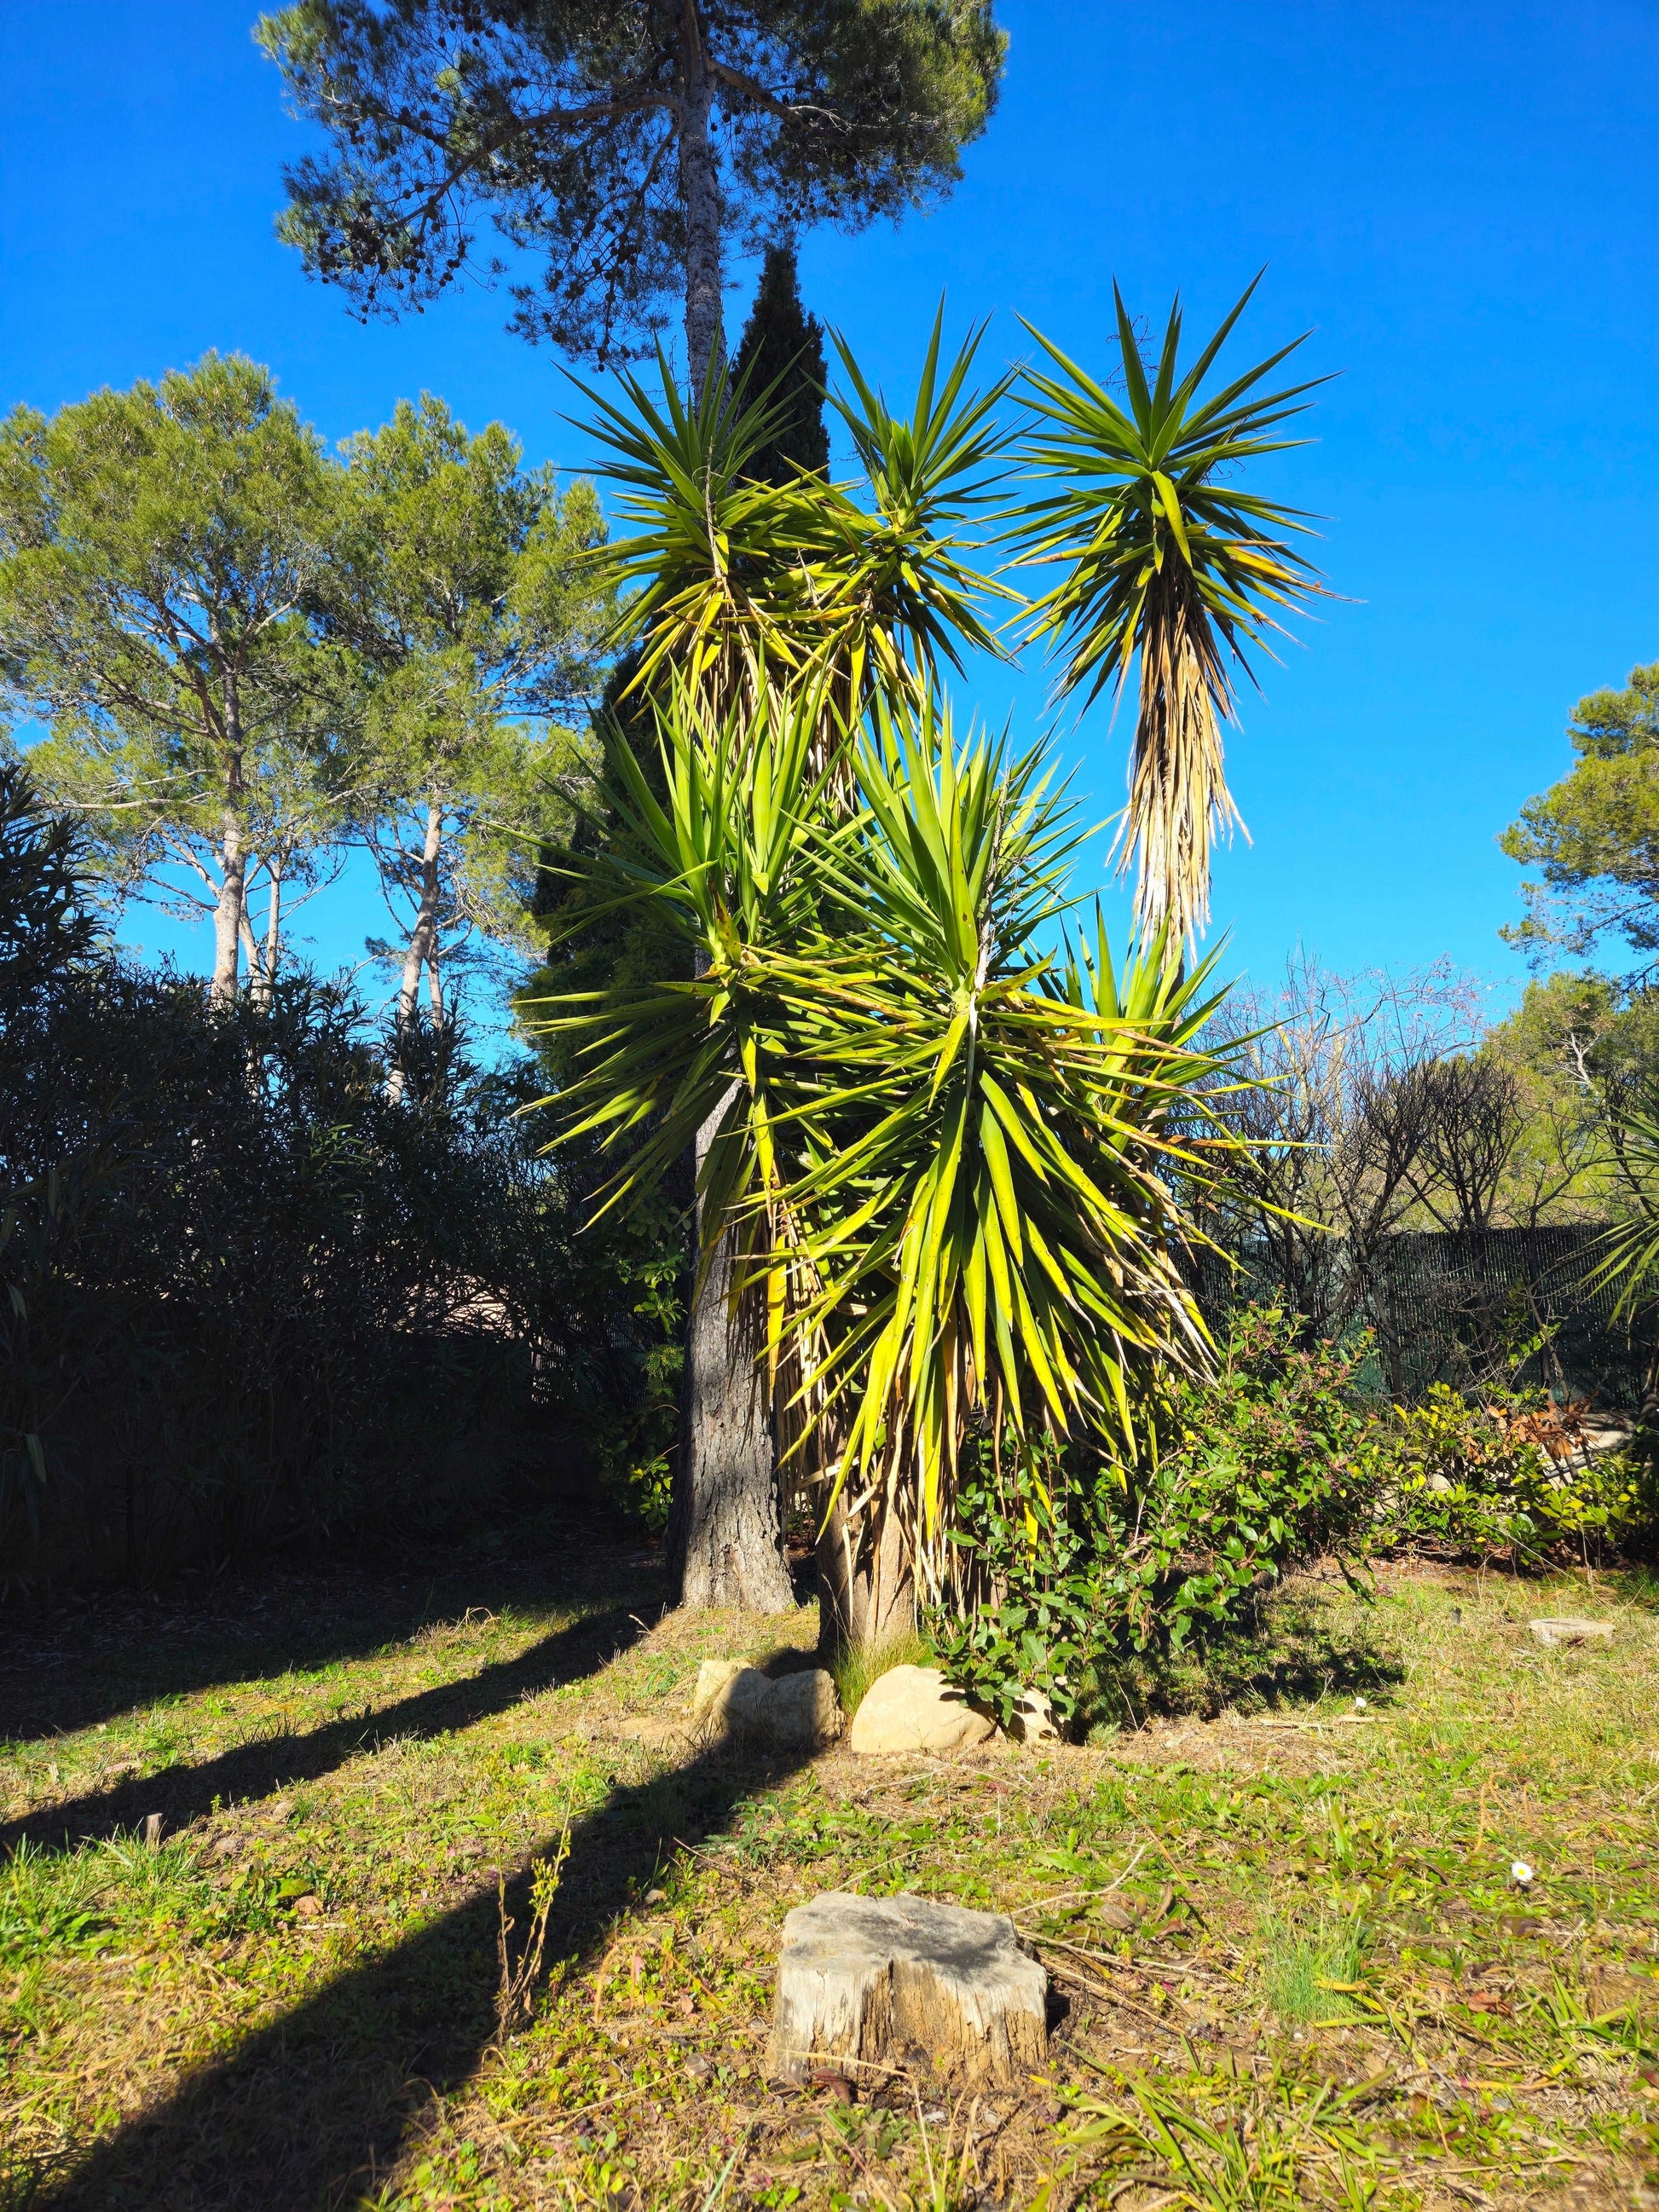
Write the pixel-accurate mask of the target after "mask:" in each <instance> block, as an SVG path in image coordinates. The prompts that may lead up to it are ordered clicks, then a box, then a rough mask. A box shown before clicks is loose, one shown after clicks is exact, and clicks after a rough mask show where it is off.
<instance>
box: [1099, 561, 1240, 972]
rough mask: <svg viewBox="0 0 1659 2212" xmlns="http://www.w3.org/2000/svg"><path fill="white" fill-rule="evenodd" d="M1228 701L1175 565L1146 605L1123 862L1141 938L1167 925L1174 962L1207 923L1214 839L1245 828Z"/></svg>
mask: <svg viewBox="0 0 1659 2212" xmlns="http://www.w3.org/2000/svg"><path fill="white" fill-rule="evenodd" d="M1231 704H1232V702H1231V696H1230V694H1229V692H1228V690H1227V686H1226V678H1225V671H1223V669H1222V666H1221V660H1220V656H1219V654H1218V652H1217V650H1216V643H1215V637H1214V634H1213V632H1212V629H1211V627H1210V624H1209V621H1208V619H1207V617H1206V615H1205V613H1204V610H1203V608H1202V607H1201V606H1200V605H1198V604H1197V600H1196V598H1195V595H1194V592H1193V588H1192V580H1191V578H1190V576H1189V575H1188V572H1187V571H1186V570H1185V569H1184V568H1176V567H1174V566H1171V567H1170V568H1168V569H1166V570H1165V572H1164V578H1163V579H1162V580H1160V586H1159V587H1158V588H1157V590H1156V592H1155V595H1153V596H1150V597H1149V599H1148V601H1147V610H1146V633H1145V635H1144V636H1143V638H1142V641H1141V647H1140V700H1139V714H1138V716H1137V718H1136V726H1135V744H1134V755H1133V762H1132V764H1131V768H1130V776H1129V807H1128V811H1127V814H1126V816H1125V817H1124V823H1123V829H1122V833H1121V836H1120V838H1119V847H1120V851H1121V860H1120V862H1119V868H1120V872H1121V873H1123V874H1126V875H1127V874H1128V873H1129V872H1131V871H1132V870H1133V871H1134V872H1136V874H1137V878H1138V881H1137V884H1136V893H1135V919H1136V924H1137V927H1138V928H1139V933H1140V936H1141V939H1142V941H1143V942H1146V943H1150V942H1152V940H1153V939H1156V938H1157V937H1158V933H1159V932H1160V931H1162V930H1164V929H1165V928H1166V927H1167V930H1168V933H1169V935H1168V944H1169V948H1170V957H1171V958H1172V959H1174V958H1178V957H1180V955H1181V953H1182V951H1183V949H1184V948H1186V947H1188V946H1189V945H1191V944H1192V943H1193V942H1194V939H1196V938H1197V937H1198V936H1199V935H1200V933H1201V932H1202V931H1203V929H1204V927H1205V925H1206V923H1207V922H1208V921H1209V918H1210V848H1211V846H1212V843H1213V842H1215V840H1216V839H1217V838H1218V837H1219V836H1222V835H1223V834H1224V833H1225V832H1226V831H1228V830H1230V829H1232V828H1233V827H1234V826H1235V825H1237V827H1239V828H1240V829H1242V828H1243V823H1242V821H1240V818H1239V814H1238V810H1237V807H1236V806H1235V805H1233V800H1232V794H1231V792H1230V791H1229V790H1228V788H1227V778H1226V771H1225V764H1224V762H1223V757H1222V745H1221V719H1222V716H1223V715H1225V714H1228V713H1229V712H1230V711H1231Z"/></svg>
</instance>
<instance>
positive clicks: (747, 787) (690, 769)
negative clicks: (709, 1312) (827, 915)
mask: <svg viewBox="0 0 1659 2212" xmlns="http://www.w3.org/2000/svg"><path fill="white" fill-rule="evenodd" d="M762 676H763V681H762V683H761V684H760V688H759V691H758V695H757V698H756V700H755V702H754V703H753V704H752V705H744V704H742V703H736V702H734V703H732V704H730V705H728V707H727V708H726V711H725V712H724V713H723V714H716V713H714V711H713V710H712V709H711V708H710V707H709V705H708V701H707V698H706V697H705V696H703V695H702V694H701V693H700V691H699V690H697V688H696V685H695V684H694V683H693V682H692V681H691V680H690V679H688V678H686V677H684V676H683V675H681V674H680V673H678V671H675V670H672V669H671V670H670V671H668V673H667V678H666V681H665V686H664V687H663V690H662V691H661V692H660V694H659V695H653V699H652V702H651V721H652V726H653V729H654V732H655V740H656V750H657V756H658V757H657V763H656V767H657V774H656V775H655V776H654V777H653V775H651V774H649V773H647V766H646V764H645V763H641V761H640V760H639V759H638V758H637V757H635V753H634V751H633V750H632V748H631V746H630V745H629V743H628V741H627V739H626V738H625V737H623V735H621V734H620V733H618V734H617V735H616V736H615V738H613V741H612V744H611V748H610V751H611V763H612V779H613V780H612V784H611V791H610V794H609V796H610V799H611V805H612V806H613V807H614V809H615V811H616V812H617V817H619V819H620V822H621V823H622V825H623V835H622V836H620V837H619V838H617V840H616V841H614V842H613V843H612V845H611V848H610V849H609V850H608V851H607V852H606V853H605V854H603V855H601V856H600V857H599V860H597V861H596V862H595V863H594V867H595V871H596V881H595V883H594V884H593V889H594V890H595V891H596V892H597V893H598V895H599V901H600V903H599V907H598V908H597V909H589V910H588V911H587V912H586V914H585V915H584V917H583V924H582V926H583V927H586V924H587V923H588V922H589V921H591V919H592V912H593V911H595V910H597V911H599V912H604V911H605V910H606V907H607V905H608V906H610V907H611V908H626V907H630V906H634V907H638V906H650V907H653V908H656V910H657V911H658V912H659V914H660V915H663V916H665V918H666V919H667V921H668V922H669V924H670V926H671V928H672V930H673V931H675V932H676V933H678V935H679V936H680V937H681V938H682V939H683V940H684V942H685V944H686V945H688V947H689V948H690V951H691V952H692V953H693V954H694V956H695V964H696V974H695V975H693V976H692V977H690V978H689V979H685V980H678V979H673V978H670V979H666V980H664V981H653V982H645V983H639V984H631V985H627V986H623V987H617V988H615V989H612V990H610V991H593V992H584V993H567V994H563V995H562V996H561V997H558V998H556V999H552V1000H543V1001H541V1002H539V1005H540V1008H541V1010H542V1012H541V1018H540V1019H539V1020H538V1021H537V1022H536V1023H535V1024H534V1025H536V1026H542V1027H545V1028H548V1029H560V1030H565V1031H566V1032H567V1033H568V1034H570V1035H571V1036H573V1037H574V1040H575V1042H576V1044H577V1048H578V1054H577V1066H578V1068H579V1071H580V1073H579V1074H578V1077H577V1079H576V1080H575V1081H574V1083H573V1084H572V1085H570V1086H569V1087H568V1088H567V1089H566V1090H565V1091H562V1092H561V1093H560V1094H559V1097H557V1099H556V1100H553V1101H544V1103H551V1104H556V1106H557V1108H558V1109H559V1113H560V1116H561V1121H562V1124H563V1131H564V1134H565V1137H566V1138H567V1139H569V1138H573V1137H577V1136H588V1135H594V1136H597V1137H598V1138H599V1141H600V1144H601V1146H602V1147H603V1148H604V1149H605V1151H607V1152H611V1154H613V1155H614V1156H615V1157H616V1158H617V1170H616V1172H615V1174H614V1176H613V1177H612V1179H611V1182H610V1183H609V1184H608V1185H607V1186H606V1188H605V1192H604V1194H603V1198H602V1202H603V1204H604V1205H605V1206H611V1205H615V1204H617V1203H618V1202H623V1201H626V1200H629V1199H630V1198H632V1197H635V1196H638V1195H639V1194H641V1193H642V1192H644V1191H645V1190H647V1189H648V1188H651V1187H652V1186H653V1184H654V1183H656V1182H659V1180H660V1178H661V1177H662V1176H663V1175H664V1174H665V1173H666V1172H667V1170H669V1168H670V1167H671V1164H673V1163H674V1162H675V1161H676V1160H678V1159H679V1158H683V1157H684V1156H685V1155H686V1154H687V1153H688V1152H693V1151H695V1152H696V1154H697V1156H698V1192H697V1196H698V1218H699V1221H700V1223H701V1225H702V1248H703V1249H702V1260H703V1262H704V1264H706V1263H707V1261H708V1256H709V1255H710V1254H711V1253H712V1252H713V1249H714V1246H715V1244H716V1243H718V1241H719V1239H720V1235H721V1233H722V1231H724V1230H725V1229H726V1228H727V1227H728V1226H730V1225H733V1224H734V1223H738V1224H740V1225H744V1226H745V1227H746V1228H747V1229H748V1232H749V1233H748V1234H747V1235H746V1237H745V1240H744V1242H745V1249H748V1248H749V1247H751V1246H752V1244H753V1242H754V1236H753V1231H752V1225H751V1224H750V1221H749V1216H750V1214H751V1213H752V1211H753V1207H752V1204H751V1201H752V1200H754V1199H755V1197H756V1195H757V1190H758V1191H759V1192H760V1193H761V1194H764V1191H765V1190H766V1189H767V1188H774V1187H775V1185H776V1182H777V1180H778V1178H777V1172H776V1169H775V1163H774V1146H773V1142H772V1139H771V1138H770V1135H769V1127H770V1123H771V1121H772V1120H773V1119H774V1118H775V1114H776V1111H777V1107H776V1103H775V1084H776V1077H777V1070H778V1068H779V1066H780V1064H781V1060H783V1059H784V1058H785V1057H787V1055H788V1054H790V1053H792V1052H793V1050H794V1049H795V1047H796V1039H795V1037H794V1035H793V1028H792V1022H793V1014H792V1010H791V1008H790V1006H789V1002H788V1000H787V995H786V994H785V993H784V992H783V990H782V988H781V983H780V976H779V965H780V963H781V962H783V961H785V960H786V959H787V957H789V955H791V954H792V953H793V952H795V951H799V949H800V948H802V947H804V946H805V945H816V944H817V941H818V939H819V935H820V930H819V919H818V918H819V914H820V910H821V907H822V890H823V885H822V870H823V866H824V864H825V860H826V859H827V858H828V856H829V855H831V854H833V852H834V850H835V833H834V832H833V831H830V830H828V829H821V830H820V831H819V832H818V834H817V835H808V834H807V825H808V824H809V823H814V822H820V823H821V822H822V821H823V816H824V807H823V784H822V777H821V775H817V774H816V773H815V771H814V769H813V767H812V758H813V753H814V747H815V743H816V740H817V735H818V733H819V732H820V730H821V729H822V726H823V718H824V715H825V714H826V712H828V711H831V710H829V709H826V708H825V705H824V702H823V698H822V696H821V691H820V690H819V689H817V688H815V687H810V686H809V687H807V688H805V690H792V689H788V688H786V687H782V686H780V685H778V684H774V683H772V682H770V681H769V680H765V679H766V670H765V666H764V664H762ZM824 957H826V958H828V959H829V960H830V961H831V962H834V961H835V960H836V957H838V956H837V954H836V951H835V949H834V948H828V949H827V950H826V951H825V953H824ZM533 1003H534V1002H532V1007H533ZM526 1011H532V1008H531V1007H527V1009H526ZM791 1103H793V1097H792V1100H791ZM757 1177H758V1178H759V1179H760V1180H759V1181H758V1182H757Z"/></svg>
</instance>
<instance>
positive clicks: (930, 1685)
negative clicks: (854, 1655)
mask: <svg viewBox="0 0 1659 2212" xmlns="http://www.w3.org/2000/svg"><path fill="white" fill-rule="evenodd" d="M994 1728H995V1723H994V1722H992V1721H988V1720H987V1718H986V1717H985V1716H984V1714H983V1713H976V1712H975V1711H974V1709H973V1707H972V1706H971V1705H969V1702H968V1700H967V1699H966V1698H965V1697H963V1693H962V1692H961V1691H960V1690H954V1689H952V1688H951V1685H950V1684H949V1683H948V1682H947V1681H946V1680H945V1677H944V1675H943V1674H941V1673H940V1671H939V1668H937V1667H892V1668H889V1669H888V1671H887V1673H886V1674H882V1675H878V1677H877V1679H876V1680H874V1681H873V1682H872V1684H871V1685H870V1687H869V1688H868V1689H867V1690H866V1692H865V1693H864V1698H863V1700H862V1702H861V1703H860V1706H859V1709H858V1711H857V1712H855V1713H854V1716H853V1733H852V1735H851V1737H850V1738H849V1741H850V1742H851V1744H852V1747H853V1749H854V1751H858V1752H881V1751H966V1750H969V1749H970V1748H971V1747H972V1746H973V1745H975V1744H976V1743H983V1742H984V1741H985V1739H986V1738H987V1736H988V1735H991V1734H993V1732H994Z"/></svg>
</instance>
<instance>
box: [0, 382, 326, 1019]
mask: <svg viewBox="0 0 1659 2212" xmlns="http://www.w3.org/2000/svg"><path fill="white" fill-rule="evenodd" d="M336 477H337V471H334V470H333V469H332V468H331V464H330V462H329V459H328V457H327V456H326V454H325V453H324V451H323V448H322V445H321V441H319V439H318V437H317V436H316V434H315V433H314V432H313V431H312V430H311V429H310V428H307V426H306V425H305V424H304V423H302V422H301V420H300V417H299V416H298V414H297V412H296V411H295V408H294V407H293V405H292V404H291V403H290V402H289V401H287V400H284V399H281V398H278V397H277V395H276V388H275V386H274V383H273V381H272V379H271V377H270V373H269V372H268V371H267V370H265V369H263V368H259V367H258V366H257V365H256V364H255V363H254V362H251V361H247V360H244V359H242V358H241V357H240V356H228V357H226V358H223V359H221V358H220V357H219V356H216V355H213V354H210V355H208V356H206V357H205V358H204V360H203V361H202V362H199V363H198V364H197V367H196V368H193V369H191V370H189V371H175V372H173V373H171V374H168V375H167V376H164V377H163V378H162V379H161V382H160V384H159V385H151V384H145V383H140V384H136V385H135V386H133V387H132V389H131V391H130V392H109V391H104V392H97V393H94V396H93V397H92V398H90V399H87V400H84V401H82V402H80V403H79V404H76V405H72V406H68V407H64V408H62V409H60V410H59V411H58V414H56V415H55V416H52V417H51V418H50V419H48V418H47V417H46V416H44V415H41V414H40V413H39V412H37V411H36V410H33V409H32V408H27V407H20V408H18V409H16V410H14V412H13V413H12V414H11V415H10V416H8V417H7V419H6V421H5V423H4V424H3V426H0V668H3V674H4V682H5V690H6V694H7V696H8V698H9V702H10V703H11V704H12V705H13V707H14V708H16V709H20V710H21V712H22V713H24V714H30V715H33V716H37V717H39V718H40V719H42V720H46V722H47V723H48V724H49V726H50V728H51V732H52V734H51V738H50V739H49V740H48V742H47V743H46V744H45V745H43V746H41V747H40V748H39V749H37V750H36V751H35V752H34V754H33V756H32V764H33V771H34V774H35V775H36V777H37V779H38V781H40V787H41V789H42V791H43V792H44V793H45V794H46V797H47V798H48V799H51V800H52V801H54V802H55V803H56V804H58V805H61V806H67V807H69V808H70V809H72V810H73V811H76V813H77V814H78V815H79V816H80V817H81V818H82V820H83V821H84V822H85V823H87V825H88V829H89V831H90V832H91V834H92V835H93V836H94V839H95V841H96V845H97V848H98V852H99V855H100V859H101V861H102V863H103V866H104V867H105V869H106V872H108V873H109V874H111V875H112V876H113V877H114V878H117V879H118V881H120V882H122V883H124V884H129V885H131V884H140V883H143V884H149V886H150V887H151V888H152V889H157V890H164V891H165V892H166V893H167V894H169V895H172V896H185V894H183V893H181V892H179V882H180V879H181V878H182V879H183V880H184V881H185V882H186V883H189V882H191V880H193V881H194V883H195V884H197V885H198V886H199V893H198V895H197V897H196V899H195V901H194V903H195V904H196V905H197V907H198V908H200V909H203V910H205V911H207V912H210V913H211V914H212V915H213V917H214V927H215V936H216V951H215V957H214V974H213V988H214V992H215V995H216V997H217V998H218V999H220V1000H227V999H228V998H229V997H231V996H233V995H234V992H235V989H236V979H237V972H238V967H239V957H240V947H241V945H242V944H243V943H244V942H247V943H248V944H249V945H250V950H252V932H251V929H250V926H249V921H248V912H247V897H248V890H249V883H250V877H251V875H252V873H253V872H255V871H256V870H257V869H258V867H259V866H263V867H264V870H265V871H266V872H267V874H268V876H269V877H270V881H271V884H272V885H273V887H274V886H276V884H279V883H280V881H281V879H282V878H283V875H284V874H291V873H292V872H293V871H294V869H295V866H296V865H303V863H304V860H305V857H306V855H307V854H308V853H311V852H313V851H314V850H315V849H316V848H317V847H319V845H320V844H322V843H324V842H326V841H327V840H328V839H329V838H330V837H331V836H332V835H333V834H334V833H335V831H336V830H337V827H338V824H339V823H340V820H341V818H342V811H343V806H344V805H345V803H346V793H347V791H348V789H349V784H350V781H351V778H352V775H353V774H354V770H353V768H352V765H351V763H350V760H349V743H348V732H349V722H350V716H349V712H348V711H347V709H346V708H345V706H344V704H343V699H342V684H343V670H342V666H341V663H340V661H339V659H338V657H337V655H335V654H333V653H331V652H330V651H329V650H328V649H326V648H325V647H324V646H323V645H322V644H321V643H320V642H319V640H318V638H317V637H316V635H314V633H313V628H312V625H311V623H310V622H309V620H308V617H307V607H308V605H309V603H310V602H311V601H312V599H313V598H314V595H315V594H316V593H317V592H319V590H320V589H321V587H322V585H323V581H324V575H325V569H326V568H327V565H328V562H329V556H330V551H331V545H332V543H333V538H334V533H335V532H336V529H337V523H338V510H337V483H336ZM274 896H275V893H274V891H273V897H274ZM277 911H278V909H277V908H276V905H275V903H273V907H272V915H273V917H275V915H276V913H277Z"/></svg>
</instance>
